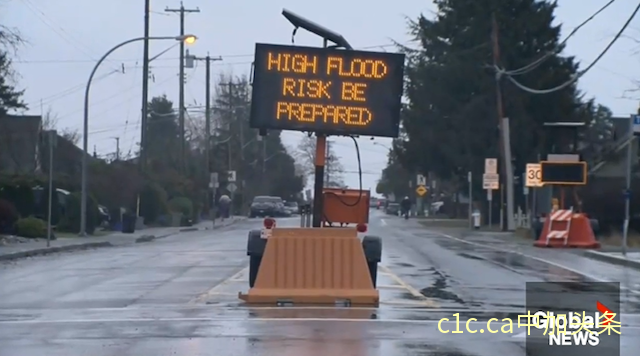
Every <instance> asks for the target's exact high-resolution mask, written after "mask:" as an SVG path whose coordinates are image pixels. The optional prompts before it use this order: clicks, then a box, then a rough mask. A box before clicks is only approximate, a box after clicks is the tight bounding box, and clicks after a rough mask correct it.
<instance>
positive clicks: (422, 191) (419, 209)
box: [416, 175, 429, 216]
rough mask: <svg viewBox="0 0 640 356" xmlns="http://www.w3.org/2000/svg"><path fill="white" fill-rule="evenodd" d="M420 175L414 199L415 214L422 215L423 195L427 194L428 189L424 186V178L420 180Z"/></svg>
mask: <svg viewBox="0 0 640 356" xmlns="http://www.w3.org/2000/svg"><path fill="white" fill-rule="evenodd" d="M420 177H421V176H420V175H418V187H417V188H416V194H418V197H417V199H416V215H418V216H422V215H424V195H425V194H427V192H428V191H429V190H428V189H427V188H426V187H425V184H426V183H427V182H426V179H424V180H420ZM422 178H424V176H422ZM420 183H424V184H420Z"/></svg>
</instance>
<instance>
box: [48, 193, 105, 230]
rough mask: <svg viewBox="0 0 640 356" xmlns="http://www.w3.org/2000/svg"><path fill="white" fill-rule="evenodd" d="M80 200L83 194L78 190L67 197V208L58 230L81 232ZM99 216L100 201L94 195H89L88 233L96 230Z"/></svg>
mask: <svg viewBox="0 0 640 356" xmlns="http://www.w3.org/2000/svg"><path fill="white" fill-rule="evenodd" d="M80 201H81V195H80V193H77V192H76V193H73V194H71V195H69V196H68V197H67V209H66V211H65V216H63V217H62V219H61V220H60V224H59V225H58V228H57V230H58V231H66V232H72V233H78V232H80ZM98 216H99V211H98V203H97V202H96V200H95V199H94V198H93V197H92V196H89V199H87V226H86V228H87V229H86V233H87V234H93V232H94V231H95V230H96V226H97V224H98Z"/></svg>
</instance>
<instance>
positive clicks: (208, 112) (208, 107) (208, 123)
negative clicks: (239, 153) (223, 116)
mask: <svg viewBox="0 0 640 356" xmlns="http://www.w3.org/2000/svg"><path fill="white" fill-rule="evenodd" d="M185 59H186V63H187V65H186V66H187V67H188V68H191V67H192V66H191V64H192V63H191V62H192V61H204V62H205V68H206V72H205V89H204V95H205V109H204V111H205V113H204V115H205V154H204V155H205V160H206V161H205V167H207V178H206V181H207V182H208V181H209V180H210V179H209V177H210V176H211V173H213V169H212V167H211V62H212V61H221V60H222V57H220V56H218V57H216V58H211V56H209V54H207V56H206V57H196V56H194V55H191V54H189V53H187V55H186V57H185ZM213 189H215V187H214V188H211V190H210V191H211V192H213V191H214V190H213ZM211 201H212V196H211V197H209V199H207V202H206V204H205V209H206V210H208V209H209V208H210V207H209V204H210V203H211Z"/></svg>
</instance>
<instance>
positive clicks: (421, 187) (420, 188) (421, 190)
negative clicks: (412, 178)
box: [416, 185, 428, 196]
mask: <svg viewBox="0 0 640 356" xmlns="http://www.w3.org/2000/svg"><path fill="white" fill-rule="evenodd" d="M427 191H428V190H427V188H425V187H424V185H419V186H418V188H416V193H418V195H419V196H423V195H425V194H427Z"/></svg>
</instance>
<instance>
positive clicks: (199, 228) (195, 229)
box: [178, 219, 245, 232]
mask: <svg viewBox="0 0 640 356" xmlns="http://www.w3.org/2000/svg"><path fill="white" fill-rule="evenodd" d="M243 220H245V219H234V220H233V221H232V222H230V223H228V224H226V225H222V226H220V225H216V226H214V227H185V228H183V229H180V230H178V231H179V232H191V231H207V230H217V229H221V228H223V227H227V226H231V225H233V224H235V223H236V222H238V221H243Z"/></svg>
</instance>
